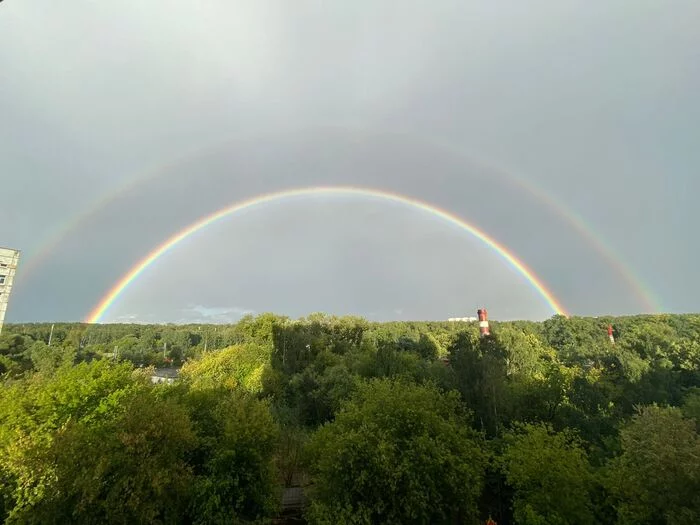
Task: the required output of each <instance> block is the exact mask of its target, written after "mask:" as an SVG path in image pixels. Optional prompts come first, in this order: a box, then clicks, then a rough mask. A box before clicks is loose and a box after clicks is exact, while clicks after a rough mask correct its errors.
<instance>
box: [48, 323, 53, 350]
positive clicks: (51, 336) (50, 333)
mask: <svg viewBox="0 0 700 525" xmlns="http://www.w3.org/2000/svg"><path fill="white" fill-rule="evenodd" d="M52 338H53V325H51V331H50V332H49V346H51V339H52Z"/></svg>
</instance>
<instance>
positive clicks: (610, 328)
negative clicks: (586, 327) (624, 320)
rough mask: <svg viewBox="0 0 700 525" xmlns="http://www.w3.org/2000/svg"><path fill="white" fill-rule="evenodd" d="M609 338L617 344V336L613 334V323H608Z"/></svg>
mask: <svg viewBox="0 0 700 525" xmlns="http://www.w3.org/2000/svg"><path fill="white" fill-rule="evenodd" d="M608 339H610V342H611V343H612V344H615V336H614V335H613V327H612V325H611V324H609V325H608Z"/></svg>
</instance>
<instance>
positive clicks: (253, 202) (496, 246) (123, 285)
mask: <svg viewBox="0 0 700 525" xmlns="http://www.w3.org/2000/svg"><path fill="white" fill-rule="evenodd" d="M310 195H356V196H364V197H375V198H379V199H384V200H386V201H389V202H396V203H401V204H404V205H408V206H411V207H413V208H417V209H420V210H423V211H425V212H428V213H430V214H431V215H433V216H435V217H438V218H441V219H443V220H445V221H446V222H448V223H451V224H453V225H455V226H458V227H460V228H461V229H462V230H464V231H466V232H468V233H470V234H471V235H473V236H474V237H476V238H477V239H479V240H480V241H482V242H483V243H484V244H485V245H487V246H488V247H489V248H491V249H492V250H494V251H495V252H496V253H497V254H498V255H500V256H501V257H502V258H503V259H504V260H505V261H506V262H508V264H510V265H511V266H512V267H513V268H514V269H515V270H517V271H518V272H519V273H520V274H521V275H522V277H524V278H525V279H526V280H527V282H528V283H529V284H530V285H531V286H532V287H533V288H534V289H535V290H536V291H537V293H538V294H539V295H540V296H541V297H542V298H543V299H544V300H545V302H546V303H547V304H548V305H549V307H550V308H551V309H552V311H553V312H554V313H557V314H561V315H568V314H567V312H566V309H565V308H564V307H563V306H562V305H561V303H560V301H559V300H558V299H557V298H556V297H555V296H554V294H553V292H551V291H550V290H549V289H548V287H547V286H546V285H545V284H544V282H543V281H542V280H541V279H540V278H539V277H538V276H537V275H535V273H534V272H533V271H532V270H531V269H530V268H528V266H527V265H526V264H525V263H524V262H523V261H521V260H520V259H519V258H518V257H517V256H516V255H515V254H513V253H512V252H511V251H510V250H508V248H507V247H505V246H504V245H502V244H501V243H499V242H498V241H496V240H495V239H494V238H493V237H491V236H489V235H488V234H486V233H485V232H484V231H482V230H480V229H479V228H477V227H476V226H474V225H472V224H470V223H468V222H466V221H465V220H464V219H462V218H461V217H459V216H457V215H455V214H453V213H451V212H449V211H446V210H443V209H441V208H438V207H437V206H434V205H432V204H429V203H427V202H423V201H420V200H418V199H415V198H412V197H408V196H404V195H400V194H397V193H391V192H388V191H385V190H380V189H375V188H359V187H354V186H314V187H306V188H294V189H288V190H283V191H278V192H274V193H266V194H263V195H258V196H255V197H252V198H250V199H247V200H244V201H239V202H236V203H234V204H232V205H230V206H227V207H225V208H223V209H220V210H218V211H215V212H214V213H211V214H210V215H207V216H205V217H202V218H201V219H199V220H197V221H195V222H194V223H192V224H190V225H189V226H187V227H186V228H185V229H183V230H181V231H179V232H177V233H175V234H174V235H172V236H171V237H169V238H168V239H166V240H165V241H164V242H163V243H161V244H160V245H158V246H157V247H156V248H155V249H153V250H152V251H151V252H150V253H148V254H147V255H146V256H145V257H144V258H143V259H141V260H140V261H139V262H137V263H136V264H135V265H134V266H132V267H131V269H130V270H129V271H128V272H127V273H126V274H124V276H123V277H122V278H121V279H119V281H117V283H116V284H114V285H113V286H112V288H110V289H109V291H108V292H107V293H106V294H105V295H104V296H103V297H102V299H100V301H99V302H98V303H97V305H96V306H95V307H94V308H93V310H92V311H91V312H90V313H89V314H88V316H87V318H86V320H85V321H86V322H87V323H99V322H101V320H102V319H103V317H104V315H105V314H106V313H107V311H108V310H109V308H110V307H111V306H112V305H113V304H114V303H115V302H116V301H117V300H118V299H119V297H120V296H121V295H122V294H123V293H124V291H125V290H126V289H127V288H128V287H129V286H130V285H131V284H132V283H133V282H134V281H136V280H137V279H138V278H139V276H140V275H141V274H142V273H143V272H144V271H145V270H147V269H148V268H149V267H150V266H152V265H153V264H154V263H155V262H156V261H157V260H158V259H160V258H161V257H162V256H163V255H165V254H166V253H167V252H168V251H170V250H171V249H172V248H174V247H175V246H176V245H178V244H179V243H180V242H182V241H183V240H185V239H186V238H188V237H190V236H191V235H194V234H195V233H197V232H198V231H200V230H202V229H204V228H206V227H207V226H209V225H211V224H213V223H215V222H217V221H219V220H221V219H223V218H225V217H228V216H230V215H232V214H235V213H236V212H240V211H243V210H245V209H248V208H251V207H254V206H257V205H261V204H264V203H269V202H273V201H281V200H284V199H288V198H292V197H301V196H310Z"/></svg>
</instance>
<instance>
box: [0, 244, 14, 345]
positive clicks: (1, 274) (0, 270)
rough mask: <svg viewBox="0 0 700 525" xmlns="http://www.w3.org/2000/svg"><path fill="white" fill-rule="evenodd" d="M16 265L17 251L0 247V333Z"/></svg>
mask: <svg viewBox="0 0 700 525" xmlns="http://www.w3.org/2000/svg"><path fill="white" fill-rule="evenodd" d="M18 263H19V251H18V250H12V249H10V248H2V247H0V333H2V325H3V324H4V322H5V313H6V312H7V305H8V303H9V302H10V292H12V283H13V282H14V280H15V272H16V271H17V264H18Z"/></svg>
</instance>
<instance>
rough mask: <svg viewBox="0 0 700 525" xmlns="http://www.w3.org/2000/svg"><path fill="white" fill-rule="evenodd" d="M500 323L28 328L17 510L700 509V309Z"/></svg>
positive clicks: (676, 512)
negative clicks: (287, 502)
mask: <svg viewBox="0 0 700 525" xmlns="http://www.w3.org/2000/svg"><path fill="white" fill-rule="evenodd" d="M608 324H612V325H613V327H614V335H615V344H612V343H611V342H610V341H609V340H608V336H607V331H606V329H607V326H608ZM491 331H492V335H490V336H486V337H480V335H479V330H478V326H477V325H476V324H473V323H466V322H453V323H449V322H393V323H372V322H368V321H366V320H364V319H361V318H355V317H331V316H327V315H324V314H313V315H311V316H309V317H307V318H304V319H299V320H291V319H288V318H285V317H281V316H275V315H272V314H263V315H260V316H258V317H246V318H244V319H242V320H241V321H240V322H239V323H237V324H235V325H217V326H213V325H202V326H199V325H189V326H181V325H157V326H152V325H85V324H56V325H55V326H53V328H52V325H50V324H24V325H8V326H6V327H5V329H4V331H3V333H2V335H1V336H0V374H1V375H2V387H0V522H4V523H11V524H58V523H76V524H97V523H100V524H146V523H148V524H224V523H226V524H230V523H261V524H262V523H279V522H280V521H279V518H278V517H279V515H280V509H281V501H282V494H283V491H284V489H285V488H286V487H291V486H300V487H303V491H304V495H305V500H306V503H305V505H304V510H303V513H304V519H305V520H306V521H307V522H308V523H312V524H322V523H323V524H344V523H347V524H365V523H366V524H375V523H376V524H379V523H389V524H404V523H421V524H442V523H444V524H452V523H463V524H476V523H484V522H485V521H486V520H487V519H488V518H492V519H494V520H495V521H496V522H497V523H498V525H505V524H528V525H530V524H532V525H540V524H542V525H544V524H548V525H549V524H561V525H564V524H571V525H574V524H576V525H578V524H580V525H585V524H594V523H605V524H625V525H627V524H642V525H644V524H672V523H673V524H676V523H688V524H690V523H700V434H699V432H700V315H646V316H634V317H618V318H610V317H605V318H604V317H601V318H579V317H574V318H569V319H567V318H565V317H562V316H555V317H552V318H551V319H548V320H546V321H544V322H541V323H535V322H502V323H498V322H492V323H491ZM166 366H167V367H171V368H172V367H178V368H180V371H179V376H178V380H177V381H175V382H174V383H172V384H154V383H153V382H152V381H151V376H152V375H153V373H154V369H155V368H161V367H166Z"/></svg>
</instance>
